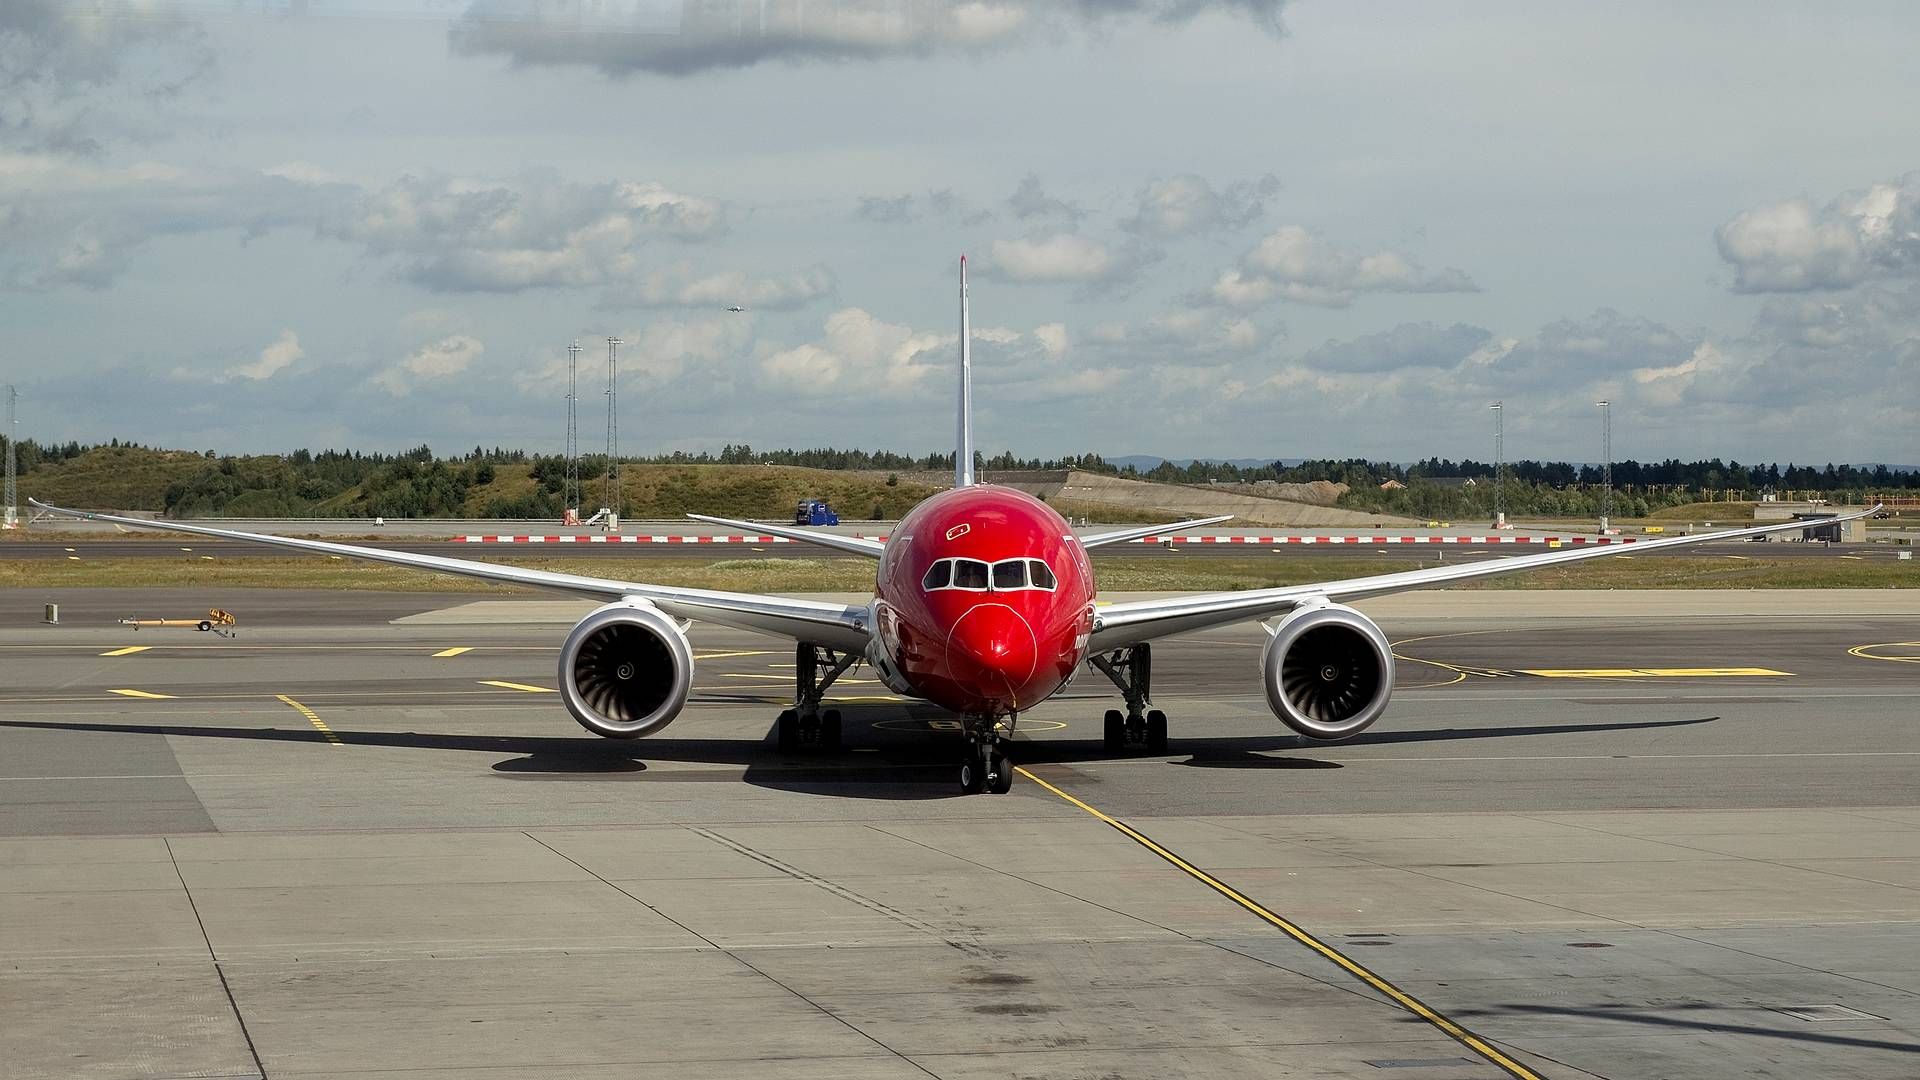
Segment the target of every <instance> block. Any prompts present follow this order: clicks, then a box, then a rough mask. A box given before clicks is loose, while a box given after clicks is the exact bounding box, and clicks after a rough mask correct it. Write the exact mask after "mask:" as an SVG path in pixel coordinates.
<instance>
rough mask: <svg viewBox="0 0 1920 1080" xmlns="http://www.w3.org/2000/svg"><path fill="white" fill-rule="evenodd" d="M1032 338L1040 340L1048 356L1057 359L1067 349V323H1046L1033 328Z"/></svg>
mask: <svg viewBox="0 0 1920 1080" xmlns="http://www.w3.org/2000/svg"><path fill="white" fill-rule="evenodd" d="M1033 336H1034V339H1035V340H1036V341H1038V342H1040V347H1041V348H1043V349H1045V350H1046V352H1047V355H1048V356H1049V357H1053V358H1055V359H1058V358H1059V357H1060V356H1062V355H1064V354H1065V353H1066V351H1067V325H1066V324H1065V323H1047V324H1046V325H1045V326H1036V327H1034V328H1033Z"/></svg>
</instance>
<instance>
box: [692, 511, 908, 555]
mask: <svg viewBox="0 0 1920 1080" xmlns="http://www.w3.org/2000/svg"><path fill="white" fill-rule="evenodd" d="M687 516H688V517H690V518H692V519H693V520H695V521H704V522H707V523H709V524H712V525H726V526H728V527H730V528H735V529H746V530H748V531H750V532H751V531H754V530H758V531H760V532H763V533H766V534H767V535H769V536H784V537H786V538H787V539H789V540H797V541H799V542H800V543H802V544H818V545H820V546H821V547H826V548H833V549H834V550H836V551H851V552H852V553H854V554H855V555H865V556H867V557H868V558H870V559H877V558H879V557H880V555H881V553H883V552H885V551H886V550H887V545H886V544H884V543H882V542H881V541H879V540H869V539H868V538H866V537H864V536H842V535H840V534H839V533H827V532H818V531H815V530H813V529H801V528H796V527H794V526H792V525H766V524H762V523H761V522H758V521H735V520H733V519H732V518H723V517H708V516H707V515H705V514H688V515H687Z"/></svg>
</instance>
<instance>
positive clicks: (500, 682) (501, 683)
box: [480, 679, 560, 694]
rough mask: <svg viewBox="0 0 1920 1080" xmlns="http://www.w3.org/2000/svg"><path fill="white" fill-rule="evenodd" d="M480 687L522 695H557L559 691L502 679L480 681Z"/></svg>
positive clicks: (549, 687) (548, 687)
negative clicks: (497, 688) (515, 691)
mask: <svg viewBox="0 0 1920 1080" xmlns="http://www.w3.org/2000/svg"><path fill="white" fill-rule="evenodd" d="M480 685H481V686H497V687H499V688H500V689H502V690H518V691H520V692H521V693H523V694H557V693H559V692H560V691H558V690H555V689H554V688H553V687H551V686H529V685H527V684H526V683H518V682H507V681H506V680H504V679H481V680H480Z"/></svg>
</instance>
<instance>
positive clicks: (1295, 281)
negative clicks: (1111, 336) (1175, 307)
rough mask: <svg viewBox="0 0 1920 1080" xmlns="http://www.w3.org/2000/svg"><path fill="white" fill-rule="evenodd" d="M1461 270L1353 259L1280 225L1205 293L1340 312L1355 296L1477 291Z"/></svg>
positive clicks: (1235, 302) (1396, 256)
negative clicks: (1282, 301)
mask: <svg viewBox="0 0 1920 1080" xmlns="http://www.w3.org/2000/svg"><path fill="white" fill-rule="evenodd" d="M1477 291H1479V287H1478V286H1476V285H1475V284H1474V283H1473V280H1472V279H1471V278H1469V277H1468V276H1467V274H1466V272H1465V271H1463V270H1454V269H1444V270H1437V271H1433V272H1431V273H1429V272H1428V271H1426V270H1423V269H1422V268H1421V267H1420V266H1419V264H1418V263H1416V262H1414V260H1413V259H1412V258H1410V257H1408V256H1406V255H1402V254H1400V253H1399V252H1395V251H1378V252H1374V253H1372V254H1364V255H1363V254H1356V253H1354V252H1350V251H1346V250H1344V249H1342V248H1338V247H1335V246H1334V245H1332V244H1330V243H1328V242H1327V241H1325V240H1323V239H1321V238H1320V237H1318V236H1316V235H1314V234H1313V233H1312V232H1309V231H1308V230H1306V229H1304V228H1302V227H1300V226H1298V225H1283V226H1281V227H1280V228H1277V229H1275V230H1274V231H1273V232H1271V233H1268V234H1267V235H1266V237H1264V238H1263V239H1261V241H1260V242H1259V243H1258V244H1256V245H1255V246H1254V247H1253V249H1252V250H1251V251H1248V252H1247V253H1246V255H1245V256H1243V257H1242V258H1241V260H1240V265H1239V266H1238V267H1236V268H1231V269H1228V270H1225V271H1222V272H1221V274H1220V276H1219V277H1218V278H1216V279H1215V280H1214V283H1213V286H1212V288H1211V289H1210V290H1209V291H1208V292H1209V296H1210V297H1211V299H1212V300H1213V302H1215V303H1218V304H1222V305H1225V306H1227V307H1232V308H1240V309H1243V310H1246V309H1252V308H1257V307H1262V306H1264V305H1266V304H1269V303H1272V302H1273V301H1274V300H1290V301H1293V302H1295V303H1300V304H1313V305H1316V306H1319V307H1345V306H1346V305H1348V304H1351V303H1352V302H1353V300H1354V297H1355V296H1356V295H1358V294H1360V293H1368V292H1374V293H1437V292H1477Z"/></svg>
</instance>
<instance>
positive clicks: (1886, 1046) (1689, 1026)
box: [1453, 1003, 1920, 1054]
mask: <svg viewBox="0 0 1920 1080" xmlns="http://www.w3.org/2000/svg"><path fill="white" fill-rule="evenodd" d="M1658 1008H1659V1009H1660V1010H1661V1012H1662V1013H1672V1012H1679V1011H1686V1010H1695V1011H1700V1012H1710V1013H1712V1014H1714V1015H1715V1016H1717V1017H1718V1019H1708V1020H1689V1019H1686V1018H1684V1017H1680V1016H1670V1015H1662V1016H1655V1015H1652V1014H1651V1013H1649V1012H1647V1011H1645V1009H1646V1007H1645V1006H1636V1005H1624V1004H1622V1005H1591V1006H1585V1007H1580V1006H1571V1005H1524V1004H1517V1003H1516V1004H1508V1005H1503V1006H1500V1007H1499V1008H1491V1009H1459V1010H1455V1012H1454V1014H1453V1015H1454V1016H1456V1017H1459V1018H1460V1019H1463V1020H1466V1019H1474V1018H1478V1017H1496V1016H1497V1017H1502V1018H1507V1019H1511V1018H1512V1017H1513V1016H1514V1015H1516V1014H1526V1015H1532V1016H1557V1017H1578V1018H1580V1019H1583V1020H1605V1021H1608V1022H1611V1023H1618V1024H1641V1025H1644V1026H1647V1027H1666V1028H1680V1029H1683V1030H1688V1031H1710V1032H1713V1033H1715V1034H1721V1035H1757V1036H1760V1037H1761V1038H1766V1039H1784V1040H1787V1041H1790V1042H1806V1043H1823V1044H1826V1045H1828V1046H1852V1047H1859V1048H1862V1049H1868V1050H1898V1051H1901V1052H1902V1053H1908V1054H1911V1053H1914V1052H1916V1051H1920V1042H1892V1041H1889V1040H1886V1039H1864V1038H1859V1037H1857V1036H1853V1035H1842V1034H1839V1033H1837V1032H1815V1031H1800V1030H1797V1029H1794V1030H1789V1029H1786V1028H1768V1027H1759V1026H1757V1025H1752V1024H1731V1023H1728V1022H1727V1020H1726V1014H1727V1009H1726V1007H1725V1006H1723V1005H1708V1004H1699V1005H1688V1004H1680V1005H1661V1006H1658ZM1755 1008H1756V1009H1757V1008H1760V1007H1759V1006H1756V1007H1755Z"/></svg>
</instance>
